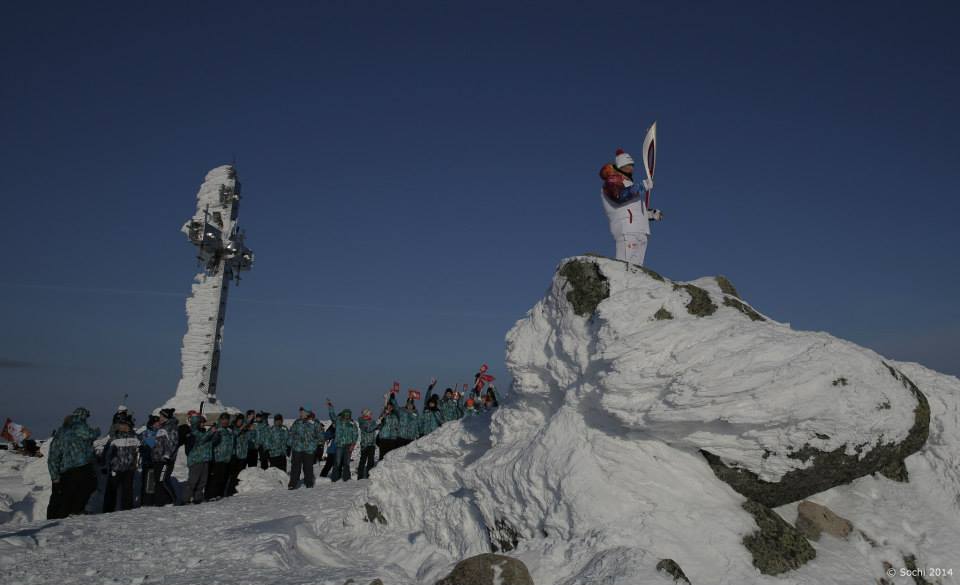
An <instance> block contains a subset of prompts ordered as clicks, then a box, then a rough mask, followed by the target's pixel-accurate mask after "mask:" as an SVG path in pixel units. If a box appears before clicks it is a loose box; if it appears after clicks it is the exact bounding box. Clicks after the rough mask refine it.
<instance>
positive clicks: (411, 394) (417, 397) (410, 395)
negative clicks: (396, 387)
mask: <svg viewBox="0 0 960 585" xmlns="http://www.w3.org/2000/svg"><path fill="white" fill-rule="evenodd" d="M407 398H412V399H414V400H420V391H419V390H414V389H413V388H411V389H409V390H407Z"/></svg>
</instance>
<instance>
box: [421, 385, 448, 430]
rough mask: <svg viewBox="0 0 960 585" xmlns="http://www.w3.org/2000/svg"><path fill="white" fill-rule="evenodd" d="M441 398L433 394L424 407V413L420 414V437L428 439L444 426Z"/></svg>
mask: <svg viewBox="0 0 960 585" xmlns="http://www.w3.org/2000/svg"><path fill="white" fill-rule="evenodd" d="M439 401H440V398H439V397H438V396H437V395H436V394H431V395H430V396H429V397H428V398H427V401H426V402H425V403H424V405H423V412H422V413H420V436H421V437H426V436H427V435H429V434H430V433H432V432H433V431H435V430H437V429H438V428H439V427H440V425H442V424H443V415H442V414H441V413H440V406H439Z"/></svg>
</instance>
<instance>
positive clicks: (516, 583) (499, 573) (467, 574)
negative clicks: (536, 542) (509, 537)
mask: <svg viewBox="0 0 960 585" xmlns="http://www.w3.org/2000/svg"><path fill="white" fill-rule="evenodd" d="M437 585H533V578H531V577H530V571H528V570H527V566H526V565H524V564H523V562H521V561H519V560H517V559H515V558H513V557H505V556H503V555H495V554H491V553H487V554H482V555H477V556H475V557H471V558H469V559H465V560H462V561H460V562H459V563H457V566H456V567H454V568H453V572H452V573H450V574H449V575H448V576H447V577H446V578H444V579H441V580H440V581H437Z"/></svg>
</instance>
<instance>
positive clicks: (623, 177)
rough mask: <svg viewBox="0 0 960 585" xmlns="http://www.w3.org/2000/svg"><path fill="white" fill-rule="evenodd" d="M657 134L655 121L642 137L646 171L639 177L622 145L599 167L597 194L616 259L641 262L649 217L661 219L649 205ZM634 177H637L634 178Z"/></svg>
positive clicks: (648, 234) (648, 233) (648, 226)
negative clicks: (608, 161) (600, 180)
mask: <svg viewBox="0 0 960 585" xmlns="http://www.w3.org/2000/svg"><path fill="white" fill-rule="evenodd" d="M656 136H657V125H656V123H654V124H653V126H651V127H650V129H649V130H648V131H647V136H646V138H645V139H644V144H643V146H644V148H643V150H644V159H643V167H644V171H645V174H644V176H643V178H642V179H640V177H636V178H635V177H634V161H633V157H632V156H630V154H628V153H626V152H624V151H623V149H617V152H616V158H615V159H614V161H613V163H607V164H605V165H603V167H602V168H601V169H600V178H601V179H603V187H602V188H601V190H600V198H601V200H602V201H603V208H604V211H606V212H607V219H608V220H609V221H610V233H611V234H612V235H613V239H614V242H615V243H616V253H617V260H624V261H626V262H629V263H631V264H637V265H640V266H642V265H643V260H644V257H645V256H646V253H647V240H648V239H649V237H650V224H649V220H653V221H659V220H661V219H663V214H662V213H661V212H660V211H659V210H657V209H650V208H649V207H650V192H651V191H652V190H653V175H654V170H655V165H656ZM635 179H640V180H639V182H637V181H636V180H635Z"/></svg>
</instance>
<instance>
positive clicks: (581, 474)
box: [358, 257, 960, 585]
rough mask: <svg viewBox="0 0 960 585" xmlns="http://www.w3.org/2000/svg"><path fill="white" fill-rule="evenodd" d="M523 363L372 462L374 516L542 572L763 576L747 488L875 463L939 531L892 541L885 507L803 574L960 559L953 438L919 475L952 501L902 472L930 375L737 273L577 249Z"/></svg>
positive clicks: (770, 493) (801, 484)
mask: <svg viewBox="0 0 960 585" xmlns="http://www.w3.org/2000/svg"><path fill="white" fill-rule="evenodd" d="M507 366H508V368H509V370H510V372H511V374H512V375H513V378H514V383H513V387H512V392H511V396H510V397H509V399H508V401H507V404H506V405H505V406H504V407H502V408H501V409H499V411H497V412H496V413H495V414H494V415H493V416H492V418H487V417H478V418H473V419H467V420H463V421H460V422H459V423H454V424H448V425H445V426H443V427H442V428H441V429H439V430H438V431H437V432H435V433H434V434H432V435H430V436H429V437H427V438H425V439H421V440H420V441H418V442H416V443H414V444H413V445H411V446H410V447H408V448H406V449H403V450H400V451H397V452H395V453H393V454H391V455H390V456H389V457H388V458H387V459H386V460H385V461H384V462H383V463H382V464H381V465H380V466H379V467H378V468H376V469H375V471H374V473H373V482H372V483H371V486H370V488H369V490H368V492H367V493H366V494H363V496H362V498H363V501H362V502H360V501H358V509H360V510H365V512H364V513H365V514H366V515H367V518H366V519H367V520H368V521H369V524H370V525H374V526H377V528H376V529H377V530H381V531H382V530H386V529H387V528H385V527H389V528H390V529H391V530H400V531H404V532H406V533H408V534H409V535H410V536H409V538H410V539H426V540H427V541H428V542H429V543H432V544H433V545H435V546H437V547H439V548H440V549H442V550H444V551H445V552H446V553H447V555H449V556H450V557H453V558H464V557H467V556H471V555H474V554H478V553H482V552H488V551H490V550H493V551H498V550H499V551H512V552H511V554H514V555H517V556H520V557H521V558H523V560H524V561H525V562H527V564H528V566H530V568H531V572H532V573H533V574H534V579H535V581H536V582H537V583H558V584H569V585H572V584H574V583H585V582H589V583H596V582H601V583H643V582H661V581H660V579H663V577H662V576H661V575H659V574H657V572H656V570H655V567H656V565H657V564H658V563H659V562H660V561H661V560H663V559H674V560H676V561H677V562H678V563H679V564H680V565H681V566H682V567H683V570H684V572H685V573H686V575H687V576H688V577H689V578H690V579H691V581H692V582H693V583H718V582H727V581H728V580H729V582H744V581H746V582H753V581H757V580H758V579H765V578H766V577H761V575H760V574H759V573H758V571H757V567H761V566H762V565H763V563H764V562H766V561H764V559H762V558H758V556H762V554H764V553H762V552H758V551H756V550H752V551H748V550H747V548H746V547H745V546H744V544H743V543H744V539H745V537H747V536H750V535H752V534H754V533H757V531H758V530H759V529H758V522H760V523H761V524H763V521H762V518H757V515H756V514H754V515H751V513H748V512H747V511H746V510H745V509H744V505H743V504H744V502H745V499H749V500H752V501H753V502H752V503H751V506H753V507H751V510H752V511H756V510H757V509H763V510H767V508H766V507H765V506H769V507H776V506H783V507H782V508H781V509H780V512H781V514H783V515H787V516H789V515H790V513H791V505H790V503H791V502H796V501H797V500H800V499H802V498H807V497H811V496H816V497H820V498H823V497H826V495H829V494H831V493H834V492H835V491H836V490H837V489H840V490H842V489H843V488H844V487H847V484H849V483H850V482H851V481H854V480H857V478H861V477H862V478H864V479H862V480H859V481H861V482H866V483H871V484H876V485H878V486H880V487H879V488H877V489H881V490H886V491H891V492H898V495H895V494H893V493H891V494H890V496H889V497H890V499H891V502H893V501H902V502H903V503H902V504H896V505H897V506H898V507H899V508H900V509H899V510H896V511H897V512H900V513H902V512H903V509H902V508H903V506H906V507H909V508H910V509H911V510H916V513H917V516H916V517H917V518H920V517H926V518H927V520H928V521H929V523H930V525H931V527H930V531H931V534H932V533H936V534H938V537H937V539H936V540H937V542H936V543H933V542H931V543H926V544H927V545H928V546H926V547H925V548H924V550H919V548H920V547H919V546H918V543H917V542H909V539H902V540H900V541H897V542H896V544H895V545H894V544H889V543H891V542H894V540H891V539H890V538H888V536H887V535H885V533H890V534H892V533H897V534H900V533H902V528H899V527H897V525H896V523H895V522H891V523H889V524H886V523H883V522H880V523H875V524H874V525H873V528H874V534H873V535H872V536H867V535H865V534H864V535H863V536H862V538H863V539H865V540H862V541H859V544H858V546H859V545H861V544H862V545H863V547H861V548H864V550H866V549H870V551H871V552H869V553H868V552H860V553H857V556H858V558H859V561H854V560H851V559H842V560H841V559H839V558H837V559H834V560H833V561H830V560H829V559H828V560H818V561H815V562H812V563H809V564H807V565H806V566H803V567H802V569H800V570H798V571H795V572H793V573H789V574H791V575H806V576H809V577H811V578H812V577H816V579H813V580H814V581H816V580H817V579H819V580H820V581H819V582H824V581H831V582H844V581H843V579H839V580H838V578H837V575H834V574H830V572H831V571H834V570H836V569H837V565H834V564H833V563H834V562H837V563H840V564H842V565H844V566H845V567H846V569H845V570H846V571H847V572H849V571H850V566H858V568H859V569H860V572H859V573H857V574H856V576H855V577H851V578H850V579H849V582H858V583H859V582H863V581H864V579H865V578H867V577H873V576H876V577H877V578H879V577H882V576H883V575H884V566H883V565H882V560H889V561H890V562H891V563H893V564H894V566H896V565H897V563H899V564H900V565H902V564H903V561H902V557H903V556H904V555H907V554H915V555H917V558H921V559H923V560H924V561H929V560H933V559H936V560H940V561H941V562H952V563H953V565H954V566H957V567H960V555H958V554H957V553H956V552H948V551H949V548H947V547H948V546H949V545H948V544H947V543H949V542H951V540H952V539H953V538H956V537H960V521H958V514H957V512H958V510H957V503H956V501H954V502H953V503H952V504H951V503H950V501H949V498H948V497H947V498H939V497H935V496H934V495H933V494H934V493H941V494H949V493H953V494H956V493H957V489H958V487H960V482H958V481H957V479H958V478H957V476H956V474H955V472H952V471H950V465H951V462H953V459H952V458H953V457H955V455H952V454H949V453H948V449H945V450H944V451H942V452H939V453H937V454H935V455H934V456H933V457H932V459H931V462H932V464H931V465H927V466H925V467H926V470H927V471H928V472H932V473H926V474H925V476H924V478H923V482H925V483H928V484H936V485H937V486H939V487H933V486H931V485H925V486H921V487H922V489H920V490H919V493H922V494H925V495H924V497H925V498H927V497H928V496H929V498H928V500H927V501H932V500H936V501H937V502H938V503H937V504H936V508H937V509H939V510H940V511H939V512H935V513H933V514H930V512H929V511H928V510H927V509H923V510H924V511H921V508H918V506H921V504H920V500H918V499H917V497H916V495H915V496H909V495H907V494H909V493H910V491H911V489H910V488H906V489H903V488H897V487H895V486H900V485H903V484H899V483H896V481H894V480H897V481H905V480H907V478H908V477H909V473H908V470H909V471H910V472H913V471H914V467H915V466H914V465H913V463H912V462H913V460H914V459H915V458H911V459H910V461H909V462H908V463H907V464H905V463H904V460H905V459H907V458H908V457H910V455H911V454H912V453H915V452H917V451H918V450H920V449H922V448H924V445H925V443H926V441H927V439H928V435H930V433H931V429H930V416H931V404H930V402H929V401H928V400H927V398H926V396H925V395H924V394H923V391H922V388H920V387H918V386H916V385H915V384H914V383H913V381H912V380H911V378H909V377H908V376H907V375H905V374H904V373H903V372H902V371H900V370H899V369H898V365H897V364H892V363H891V362H888V361H884V359H883V358H881V357H880V356H879V355H877V354H875V353H874V352H872V351H869V350H866V349H863V348H860V347H858V346H856V345H854V344H852V343H848V342H845V341H842V340H839V339H836V338H834V337H832V336H830V335H828V334H825V333H816V332H798V331H794V330H792V329H790V327H789V326H788V325H785V324H782V323H777V322H775V321H773V320H771V319H769V318H768V317H766V316H764V315H763V314H761V313H760V312H759V311H757V310H756V309H754V308H753V307H751V306H750V305H749V304H748V303H746V302H745V301H743V300H742V299H740V298H739V295H738V294H737V292H736V290H735V289H734V287H733V286H732V284H731V283H729V282H728V281H727V280H726V279H723V278H722V277H721V278H702V279H699V280H696V281H693V282H690V283H676V282H671V281H670V280H668V279H665V278H663V277H661V276H660V275H658V274H656V273H654V272H651V271H649V270H646V269H643V268H639V267H636V266H631V265H627V264H625V263H623V262H619V261H614V260H610V259H604V258H597V257H577V258H571V259H568V260H565V261H564V262H562V263H561V265H560V266H559V267H558V270H557V273H556V275H555V277H554V280H553V283H552V285H551V287H550V289H549V291H548V292H547V294H546V296H545V297H544V298H543V299H542V300H541V301H540V302H538V303H537V304H536V306H535V307H534V308H533V309H532V310H531V311H530V312H529V313H528V314H527V316H526V317H525V318H524V319H523V320H521V321H519V322H518V323H517V324H516V325H515V326H514V328H513V329H512V330H511V331H510V333H509V334H508V335H507ZM918 371H919V370H918ZM923 371H924V372H929V371H927V370H923ZM930 375H935V374H933V373H930ZM942 378H943V379H944V380H947V382H946V384H948V385H950V386H949V387H951V388H952V389H953V390H954V391H953V393H952V394H948V395H947V396H937V397H936V400H935V401H934V402H935V404H936V405H937V408H940V409H942V410H943V411H944V412H946V413H949V416H948V417H947V420H945V421H938V422H937V423H935V424H934V427H935V429H934V435H933V438H932V439H931V440H932V441H934V442H937V443H941V444H943V445H946V444H953V445H956V444H957V443H956V441H957V436H956V428H957V426H958V425H957V416H956V412H957V396H956V391H955V390H956V388H957V387H958V385H956V384H955V383H956V379H955V378H949V377H946V376H943V377H942ZM941 387H942V386H941ZM947 429H951V430H949V431H947ZM948 435H949V436H948ZM948 441H949V443H948ZM937 449H939V447H938V448H937ZM954 452H955V451H954ZM922 453H923V455H925V456H926V455H928V454H930V453H934V451H931V450H930V448H929V447H927V448H926V449H925V450H924V451H922ZM876 472H881V473H883V474H884V475H886V476H887V477H889V478H892V479H887V477H881V478H877V477H874V476H873V475H872V474H874V473H876ZM837 486H841V487H837ZM890 486H893V487H890ZM832 488H833V489H832ZM828 490H831V491H828ZM738 492H739V493H738ZM816 497H814V498H813V499H816ZM898 498H899V500H898ZM911 498H912V501H910V500H911ZM908 501H910V502H909V503H908ZM361 503H362V504H364V505H365V506H366V507H365V508H364V507H363V506H360V505H359V504H361ZM875 504H876V505H878V506H879V505H880V504H881V502H880V501H877V502H875ZM748 507H750V506H748ZM944 508H946V509H944ZM875 512H876V511H875ZM793 513H795V511H794V512H793ZM943 514H946V516H944V515H943ZM755 518H756V519H755ZM775 520H776V522H780V523H782V521H781V520H780V519H779V517H775ZM852 520H853V521H854V522H855V523H856V522H857V521H858V520H862V519H860V518H852ZM934 526H935V528H934ZM787 528H791V527H787ZM919 531H920V532H923V530H919ZM856 538H861V536H857V537H856ZM868 540H869V541H870V544H867V542H868ZM888 544H889V546H888ZM800 546H803V547H808V548H809V550H810V554H808V555H805V556H804V558H803V559H800V560H798V561H796V562H793V561H792V560H791V559H787V561H788V562H787V563H786V565H784V566H783V567H780V568H778V569H776V570H775V571H770V572H779V571H782V570H786V569H788V568H796V567H798V566H800V565H802V564H803V562H804V561H806V560H808V559H809V558H811V557H812V556H813V554H814V552H813V550H814V549H813V547H811V546H810V545H809V544H807V543H806V541H805V540H803V542H802V544H801V545H800ZM822 546H824V545H822V544H818V545H817V548H821V547H822ZM885 546H887V548H884V547H885ZM874 549H876V550H874ZM855 550H859V549H855ZM791 554H794V553H793V552H791V551H788V552H787V554H786V556H788V557H789V556H790V555H791ZM858 563H859V565H858ZM440 573H441V571H440V569H439V567H430V566H424V567H422V568H421V574H429V575H438V574H440ZM801 582H802V581H801Z"/></svg>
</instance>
